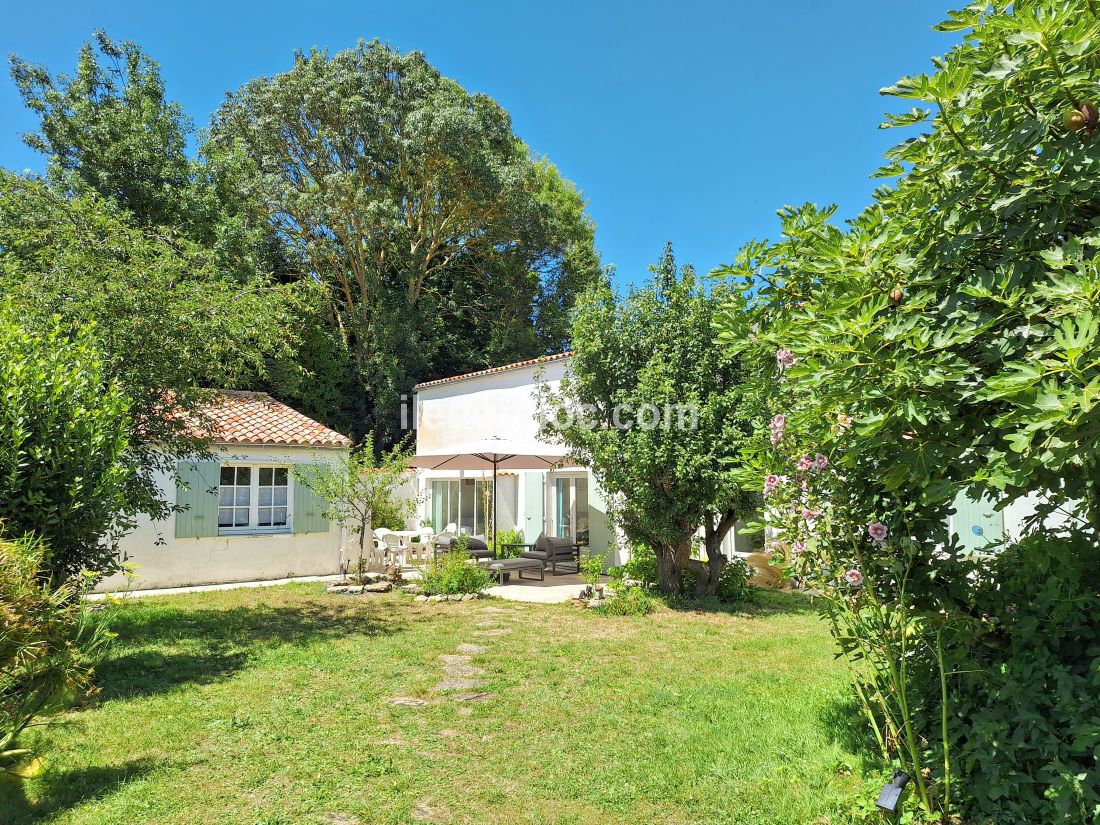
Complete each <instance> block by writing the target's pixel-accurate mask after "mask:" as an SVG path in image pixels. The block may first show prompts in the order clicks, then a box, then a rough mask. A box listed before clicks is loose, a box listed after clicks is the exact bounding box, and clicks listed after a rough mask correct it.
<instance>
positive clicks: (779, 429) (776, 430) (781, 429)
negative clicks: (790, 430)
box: [768, 415, 787, 444]
mask: <svg viewBox="0 0 1100 825" xmlns="http://www.w3.org/2000/svg"><path fill="white" fill-rule="evenodd" d="M768 427H769V429H771V431H772V444H778V443H779V442H780V441H782V440H783V434H784V433H785V432H786V431H787V416H785V415H777V416H776V417H775V418H773V419H772V423H771V424H769V425H768Z"/></svg>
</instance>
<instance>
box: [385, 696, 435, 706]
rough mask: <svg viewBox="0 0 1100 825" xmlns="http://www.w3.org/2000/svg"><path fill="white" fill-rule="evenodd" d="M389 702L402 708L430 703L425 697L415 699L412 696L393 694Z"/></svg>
mask: <svg viewBox="0 0 1100 825" xmlns="http://www.w3.org/2000/svg"><path fill="white" fill-rule="evenodd" d="M389 704H391V705H396V706H398V707H402V708H422V707H424V705H427V704H430V703H429V702H428V700H427V699H417V698H415V697H413V696H395V697H393V698H392V699H390V700H389Z"/></svg>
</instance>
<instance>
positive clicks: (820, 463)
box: [814, 453, 829, 470]
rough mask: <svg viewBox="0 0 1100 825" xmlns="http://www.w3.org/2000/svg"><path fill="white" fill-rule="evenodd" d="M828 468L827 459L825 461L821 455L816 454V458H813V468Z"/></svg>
mask: <svg viewBox="0 0 1100 825" xmlns="http://www.w3.org/2000/svg"><path fill="white" fill-rule="evenodd" d="M828 466H829V459H827V458H826V457H825V456H823V455H822V454H821V453H818V454H817V455H816V456H814V467H816V468H817V469H819V470H824V469H825V468H826V467H828Z"/></svg>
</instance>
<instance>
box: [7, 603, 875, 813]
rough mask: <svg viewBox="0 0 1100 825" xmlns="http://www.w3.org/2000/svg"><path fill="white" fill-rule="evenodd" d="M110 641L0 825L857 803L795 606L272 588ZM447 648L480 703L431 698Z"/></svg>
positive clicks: (815, 627)
mask: <svg viewBox="0 0 1100 825" xmlns="http://www.w3.org/2000/svg"><path fill="white" fill-rule="evenodd" d="M486 607H492V608H495V609H503V610H505V611H507V612H505V613H502V614H499V613H493V612H485V608H486ZM493 622H496V623H498V624H499V626H501V627H507V628H510V632H508V633H507V634H505V635H500V636H495V637H486V636H481V635H478V634H479V632H483V631H485V630H488V629H492V627H491V623H493ZM115 626H116V629H117V630H118V632H119V636H120V638H119V640H118V642H117V644H116V646H115V647H114V649H113V652H112V654H111V656H110V658H109V659H108V660H107V661H105V662H103V663H102V664H101V666H100V668H99V673H98V681H99V684H100V686H101V687H102V691H101V693H100V694H99V695H98V696H97V697H95V699H93V700H91V701H89V702H88V704H87V706H86V707H84V708H82V709H79V710H75V711H73V712H72V713H70V714H68V715H67V717H66V718H65V720H64V724H61V725H59V726H56V727H51V728H49V729H46V730H44V731H43V732H42V733H41V734H39V735H40V736H41V737H43V738H44V739H45V740H46V741H44V742H42V743H41V745H42V748H43V751H44V753H45V754H46V755H47V757H48V764H49V770H48V772H47V773H46V774H45V775H44V776H42V777H40V778H38V779H36V780H34V781H33V782H31V783H29V784H28V786H27V788H26V791H27V796H28V797H29V799H28V800H27V801H26V802H22V801H20V800H17V799H16V798H15V797H14V796H12V795H11V791H10V789H9V790H5V789H0V821H2V822H4V823H7V822H9V821H14V822H45V821H48V822H57V823H67V824H69V823H71V824H72V825H75V824H76V823H86V824H87V825H105V823H127V825H131V824H132V823H139V822H158V823H159V822H165V823H181V825H183V824H184V823H185V824H186V825H195V823H251V824H252V825H260V824H261V823H269V824H270V823H288V824H289V823H293V824H294V825H297V824H298V823H328V825H354V823H404V822H417V821H421V822H439V823H445V822H446V823H449V822H468V823H563V824H564V823H578V824H579V823H684V824H685V825H686V824H687V823H753V825H757V824H758V823H783V824H784V825H788V824H789V823H810V822H820V823H832V825H836V823H842V822H851V821H856V820H855V819H854V818H853V815H849V814H846V813H844V811H846V810H847V809H849V808H851V807H852V806H853V805H854V804H855V803H856V800H858V799H865V798H866V796H867V794H868V793H869V790H868V788H869V787H870V784H868V781H867V780H864V779H862V778H861V777H862V773H861V771H862V769H861V760H860V758H859V757H857V756H855V755H853V753H852V751H851V748H852V747H854V745H853V744H851V740H852V731H853V729H854V728H853V726H852V722H851V718H850V709H849V708H848V706H847V705H846V697H847V690H846V682H845V676H844V673H843V671H842V665H840V664H839V663H837V662H835V661H834V660H833V656H832V649H833V648H832V644H831V642H830V640H829V637H828V633H827V631H826V628H825V627H824V625H823V624H822V622H821V620H820V619H819V618H818V617H817V615H816V613H815V612H814V610H813V609H812V607H811V606H810V605H809V603H808V602H807V601H806V600H805V599H802V598H801V597H797V596H781V595H778V594H765V596H764V597H763V601H762V602H761V603H760V604H759V605H757V606H756V607H755V608H752V609H750V610H748V611H747V612H744V613H740V614H725V613H695V612H683V611H673V610H663V611H661V612H660V613H657V614H654V615H651V616H647V617H637V618H635V617H629V618H608V617H603V616H598V615H594V614H592V613H590V612H587V611H580V610H576V609H573V608H570V607H567V606H554V607H546V606H538V605H520V604H515V603H510V602H501V601H496V600H493V601H475V602H468V603H459V604H444V605H438V606H437V605H421V604H414V603H412V602H411V601H410V600H408V599H405V598H401V597H397V596H382V597H375V598H362V597H347V596H335V595H333V596H328V595H326V594H324V593H323V591H322V588H321V586H320V585H293V586H288V587H279V588H265V589H250V590H234V591H226V592H219V593H204V594H194V595H188V596H174V597H157V598H152V599H145V600H140V601H134V602H132V603H130V604H127V605H126V606H125V607H123V608H122V610H121V614H120V616H119V617H118V620H117V622H116V625H115ZM460 643H476V644H479V645H483V646H484V647H486V648H487V651H486V652H485V653H484V654H482V655H478V656H475V657H474V660H473V662H472V664H473V665H475V666H477V667H480V668H483V669H484V670H486V671H487V674H486V675H485V676H483V677H482V678H483V679H485V680H487V683H486V685H485V687H484V688H483V690H484V691H486V692H488V693H490V697H489V698H488V699H487V700H485V701H480V702H458V701H455V700H454V699H453V698H445V697H444V696H441V695H439V694H436V693H434V692H433V690H432V688H433V687H434V686H435V685H436V684H437V683H438V682H439V681H440V680H441V678H442V677H443V662H442V661H441V660H440V656H441V655H443V654H454V653H455V652H456V647H457V646H458V645H459V644H460ZM395 696H409V697H420V698H423V699H428V700H430V704H428V705H426V706H423V707H398V706H393V705H391V704H389V703H388V701H387V700H389V699H391V698H393V697H395ZM4 794H6V795H4ZM13 811H14V813H13V814H11V815H9V813H6V812H13Z"/></svg>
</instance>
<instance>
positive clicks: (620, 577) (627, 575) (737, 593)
mask: <svg viewBox="0 0 1100 825" xmlns="http://www.w3.org/2000/svg"><path fill="white" fill-rule="evenodd" d="M753 572H754V571H753V568H752V567H751V565H749V564H746V563H745V562H744V561H743V560H742V559H740V558H733V559H731V560H730V562H729V564H727V565H726V567H725V569H724V570H723V571H722V575H721V576H719V578H718V589H717V590H716V591H715V594H714V595H715V597H716V598H717V599H718V600H719V601H722V602H738V601H744V600H746V599H749V598H752V595H753V594H754V593H755V592H756V590H755V588H754V587H753V586H752V585H750V584H749V579H750V578H752V576H753ZM683 576H684V579H683V580H684V586H683V591H682V592H684V593H691V592H693V590H694V589H695V576H694V574H693V573H691V572H690V571H687V572H685V573H684V574H683ZM611 580H612V582H614V583H615V584H616V585H617V586H619V587H622V586H623V583H624V582H628V581H629V582H637V583H638V584H639V585H641V586H642V587H644V588H647V589H652V588H654V587H656V586H657V554H656V553H654V552H653V550H652V548H650V547H647V546H646V545H644V544H639V545H636V546H635V547H634V552H633V553H631V555H630V558H629V559H628V560H627V561H626V562H625V563H624V564H622V565H620V566H619V567H615V568H613V569H612V570H611Z"/></svg>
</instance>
